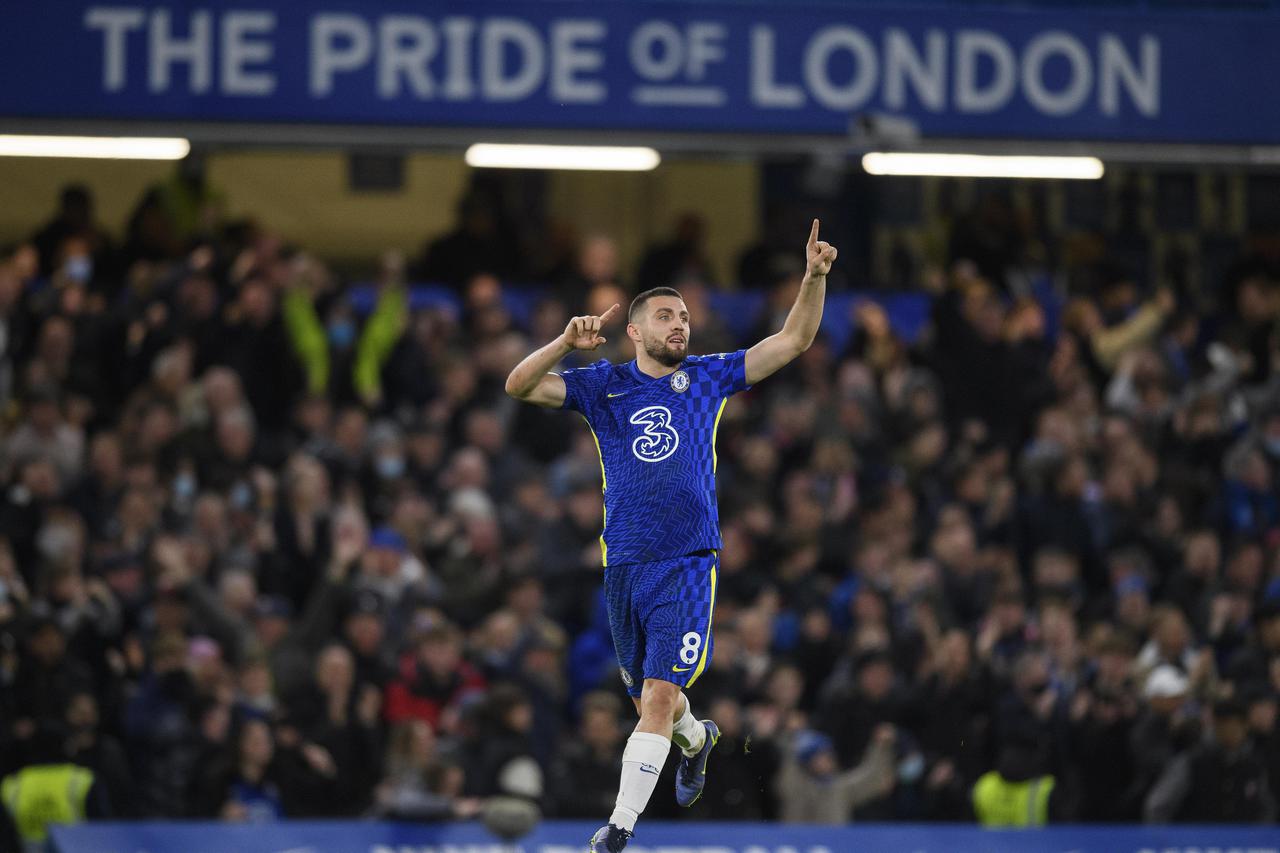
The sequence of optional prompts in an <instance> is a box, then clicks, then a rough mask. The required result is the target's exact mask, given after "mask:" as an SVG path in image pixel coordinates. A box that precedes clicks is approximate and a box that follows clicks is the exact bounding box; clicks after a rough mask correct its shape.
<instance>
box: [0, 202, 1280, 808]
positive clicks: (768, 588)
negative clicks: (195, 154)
mask: <svg viewBox="0 0 1280 853" xmlns="http://www.w3.org/2000/svg"><path fill="white" fill-rule="evenodd" d="M458 211H459V220H458V225H457V227H456V229H455V230H453V231H451V232H450V233H447V234H444V235H440V236H436V237H434V238H433V239H430V240H429V241H428V242H427V245H426V246H425V247H424V249H423V251H422V252H421V253H420V254H419V255H418V256H416V257H414V256H410V257H403V256H401V255H397V254H394V253H391V254H388V255H387V256H385V257H384V259H383V261H382V263H381V268H380V269H379V270H378V272H377V275H376V278H377V283H376V287H375V290H374V293H373V298H372V301H371V303H370V304H368V305H364V306H361V305H359V304H357V303H356V302H355V301H353V299H352V298H350V297H351V291H350V287H349V282H348V281H347V280H346V279H347V277H345V276H341V275H339V274H337V273H336V272H335V271H334V270H332V269H330V268H329V267H327V266H326V264H325V263H324V262H322V261H321V260H320V257H321V255H322V249H323V247H319V246H293V245H288V244H287V243H286V242H285V241H283V240H282V239H280V238H279V237H278V236H277V235H275V234H273V233H271V232H270V231H269V230H266V229H263V228H261V227H258V226H256V225H255V224H254V223H253V222H252V221H250V220H238V221H226V219H225V218H224V217H221V216H220V215H219V214H218V200H217V197H216V194H214V193H212V192H211V191H209V190H207V189H206V188H205V187H204V185H203V184H202V183H201V182H200V181H198V180H186V179H183V178H178V179H175V180H174V181H173V182H171V183H168V184H165V185H163V186H160V187H157V188H156V189H154V190H153V191H151V192H149V193H148V194H147V195H146V197H145V198H144V199H143V200H142V201H141V203H140V204H139V205H138V206H137V209H136V211H135V213H134V215H133V216H132V217H131V219H130V221H129V222H128V223H127V225H126V227H125V228H124V229H123V231H122V233H120V234H116V233H114V232H112V231H109V230H108V229H106V228H105V227H104V226H103V225H102V224H101V223H99V222H98V221H97V219H96V217H95V215H94V199H93V198H92V196H91V194H90V193H89V192H88V191H87V190H85V189H84V188H83V187H79V186H70V187H68V188H67V189H66V190H65V191H64V193H63V195H62V197H61V199H60V205H59V209H58V212H57V214H56V215H55V216H54V217H53V218H52V219H51V220H50V221H49V222H48V223H47V225H45V226H44V227H42V228H41V229H40V230H39V231H38V232H37V233H35V234H33V235H32V237H31V239H30V241H28V242H23V243H21V244H17V245H14V246H10V247H8V248H7V249H5V251H4V252H3V256H2V258H0V414H2V415H3V422H2V426H0V435H2V436H3V438H2V439H0V721H2V723H3V725H2V726H0V765H2V766H0V776H6V775H7V776H11V777H13V776H14V774H17V773H19V772H20V770H21V768H23V767H31V766H44V765H59V764H65V763H74V764H76V765H78V766H81V767H84V768H87V769H89V770H90V771H91V774H92V775H91V776H85V777H78V778H83V779H84V781H85V783H86V784H87V785H88V786H89V788H90V790H89V791H88V793H87V794H86V802H87V806H86V812H87V814H88V815H89V816H90V817H96V816H115V817H198V816H203V817H221V818H224V819H227V820H269V819H275V818H280V817H301V816H338V815H349V816H391V817H400V818H407V819H421V820H436V819H449V818H466V817H470V816H472V815H475V814H476V813H477V812H478V811H479V810H480V809H481V808H482V806H483V804H484V802H485V801H486V800H487V799H489V798H492V797H494V796H498V795H504V796H516V797H523V798H526V799H530V800H533V801H535V802H536V803H537V804H538V805H539V806H540V807H541V808H542V810H543V812H544V813H545V814H547V815H549V816H561V817H594V818H598V817H600V816H601V815H604V814H607V813H608V812H609V811H610V810H611V808H612V802H613V798H614V794H615V791H616V784H617V773H618V767H619V761H620V756H621V751H622V747H623V744H624V741H625V737H626V733H627V732H628V731H629V730H630V727H631V724H632V722H631V721H632V719H633V711H632V709H631V706H630V703H627V702H625V701H624V700H625V696H624V693H623V690H622V685H621V682H620V680H619V676H618V668H617V662H616V660H615V659H614V657H613V654H612V644H611V641H610V638H609V633H608V625H607V622H606V618H605V611H604V607H603V601H602V598H601V594H600V583H601V573H602V570H601V568H600V552H599V544H598V540H597V537H598V536H599V533H600V531H599V526H600V518H601V494H600V466H599V462H598V459H597V455H596V449H595V446H594V444H593V442H592V439H591V436H590V434H589V432H588V431H587V430H586V428H585V427H584V426H582V425H581V423H580V419H577V418H573V417H570V416H566V415H564V414H563V413H558V412H547V411H543V410H539V409H536V408H534V407H531V406H522V405H519V404H517V403H515V402H514V401H512V400H510V399H508V398H506V397H505V396H504V394H503V393H502V387H503V381H504V379H505V377H506V375H507V373H508V371H509V370H510V369H511V367H513V366H514V365H515V363H516V362H517V361H518V360H519V359H520V358H521V357H522V356H523V355H524V354H525V353H526V352H528V351H529V350H530V349H532V348H533V347H535V346H538V345H541V344H542V343H544V342H546V341H548V340H551V339H552V338H554V337H556V336H558V335H559V334H560V333H561V332H562V330H563V328H564V324H565V322H566V320H567V318H568V317H569V316H571V315H573V314H581V313H599V312H600V311H602V310H603V309H604V308H607V307H608V306H609V305H611V304H612V303H613V302H615V301H617V302H622V303H623V304H624V305H625V304H626V301H627V300H628V299H629V297H630V295H631V294H633V293H635V292H636V291H637V290H639V289H641V288H644V287H649V286H653V285H659V284H670V285H674V286H676V287H677V288H680V289H681V290H682V292H683V294H684V296H685V299H686V302H687V303H688V305H689V308H690V311H691V313H692V317H693V320H692V335H691V345H692V349H693V351H694V352H717V351H723V350H730V349H736V348H738V347H742V346H748V345H750V344H751V343H753V342H754V341H755V340H756V339H758V337H759V336H762V335H764V334H767V333H769V332H770V331H772V330H774V329H776V328H777V327H778V326H779V325H780V324H781V321H782V318H783V317H784V316H785V312H786V310H787V309H788V308H789V306H790V304H791V302H792V300H793V298H794V294H795V292H796V289H797V287H798V284H799V276H800V275H801V274H802V272H803V257H802V254H801V250H802V248H803V237H804V234H805V230H806V227H807V222H808V220H807V219H806V218H800V219H799V220H798V221H797V222H792V223H779V224H778V227H776V228H775V227H774V226H773V225H772V224H771V230H770V231H769V232H768V234H767V237H766V239H764V240H762V241H761V242H759V243H758V244H756V245H753V246H748V247H747V248H746V249H745V250H744V252H743V255H742V259H741V264H740V268H739V269H738V270H735V271H729V270H720V271H718V275H717V273H716V272H715V271H712V270H711V269H710V268H709V264H708V263H707V261H706V255H705V251H704V247H703V245H702V241H703V236H702V233H701V230H700V226H699V220H698V219H697V217H696V216H692V215H690V216H687V217H683V218H681V219H680V221H679V222H677V223H674V227H673V230H672V236H671V238H670V239H668V240H664V241H661V242H659V243H658V244H655V245H653V246H652V247H650V248H649V249H648V250H647V251H645V252H644V253H643V258H642V261H641V263H640V264H639V267H638V269H634V270H632V269H621V268H620V265H619V260H618V258H619V253H618V251H617V246H616V244H615V242H614V240H613V239H611V237H610V236H608V235H603V234H601V235H589V236H584V237H581V238H577V239H573V240H564V241H560V242H559V243H557V244H554V245H553V244H551V243H548V244H546V245H543V246H541V247H531V246H529V245H528V244H527V243H522V241H520V240H518V239H513V238H512V236H511V235H510V234H509V233H505V231H504V228H505V225H504V219H503V216H502V211H501V210H500V209H498V208H497V207H496V206H495V204H494V203H493V200H492V198H491V197H489V196H487V195H486V194H484V193H482V192H476V193H471V194H468V195H467V196H466V197H465V198H463V199H462V201H461V203H460V204H459V206H458ZM1027 222H1028V217H1026V216H1023V215H1021V211H1020V209H1019V208H1018V207H1017V205H1016V204H1015V203H1014V202H1013V201H1010V199H1009V198H1008V197H1006V196H1002V195H1000V194H998V193H994V194H992V195H990V196H984V197H983V200H982V201H981V203H980V204H978V205H975V206H974V207H973V208H972V209H967V210H957V211H955V212H954V214H952V215H951V217H950V220H949V224H948V225H947V228H948V231H947V239H946V241H945V248H944V250H943V251H942V252H941V253H940V254H939V257H938V258H937V259H936V262H935V263H931V264H928V265H925V266H923V267H921V268H919V269H914V270H910V269H908V270H907V272H906V273H904V275H905V274H909V275H910V277H911V280H910V281H909V282H902V284H905V285H909V286H910V287H911V288H913V289H914V290H916V291H918V292H922V293H925V294H927V296H928V299H929V304H930V307H929V317H928V324H927V326H926V328H925V330H924V332H923V334H921V335H919V336H916V337H914V338H913V339H910V340H908V339H907V338H906V337H904V336H903V335H902V334H900V333H899V331H898V330H897V329H896V328H895V324H894V322H893V320H892V318H891V317H890V316H889V314H888V313H887V312H886V310H885V309H884V308H883V307H882V306H881V304H880V303H879V302H877V301H876V300H874V299H866V300H858V301H855V302H854V303H853V307H852V309H851V311H852V315H851V316H850V317H849V318H848V320H849V322H850V323H851V324H852V325H853V329H854V331H853V334H852V336H851V337H850V338H849V339H848V340H847V341H846V342H844V343H843V344H842V345H840V346H836V345H834V344H833V343H832V342H831V341H830V340H828V339H826V338H824V337H820V338H819V340H818V342H817V343H815V345H814V346H813V347H812V348H811V349H810V350H809V351H808V352H806V353H805V354H804V355H803V356H802V357H801V358H800V360H799V361H798V362H797V363H796V364H794V365H792V366H791V367H790V368H788V369H787V370H786V371H784V372H783V373H781V374H779V375H778V376H776V377H774V378H773V379H771V380H770V381H768V382H765V383H762V384H761V385H760V386H759V387H757V388H754V389H752V390H751V391H749V392H747V393H745V394H743V395H740V396H739V397H737V398H735V399H734V400H733V401H731V403H730V404H729V406H728V408H727V410H726V412H725V415H724V420H723V423H722V425H721V428H720V431H719V448H718V449H719V489H720V505H721V513H720V516H721V524H722V528H723V536H724V550H723V553H722V556H721V560H722V576H721V583H720V586H719V601H718V603H717V607H716V611H715V625H714V631H715V638H716V650H715V655H714V660H713V661H712V663H711V665H710V667H709V669H708V671H707V672H706V673H705V674H704V676H703V677H702V678H701V680H700V682H699V684H698V685H697V687H696V688H695V689H694V691H693V693H692V697H693V702H694V708H695V711H696V712H698V713H699V714H701V715H705V716H709V717H711V718H714V719H715V720H716V721H717V722H718V723H719V725H720V728H721V730H722V731H723V732H724V738H723V739H722V741H721V744H720V746H719V748H718V749H717V751H716V754H715V756H714V758H713V759H712V767H711V769H710V772H709V776H708V783H707V789H706V794H705V795H704V797H703V798H702V800H701V801H700V803H699V804H698V805H697V806H696V807H695V808H694V809H692V810H691V811H690V812H687V813H686V814H688V815H689V816H692V817H694V818H701V819H708V818H710V819H715V818H725V819H729V818H732V819H735V820H757V819H778V820H797V821H818V822H828V823H843V822H847V821H849V820H859V821H863V820H866V821H883V820H917V821H934V820H936V821H944V820H952V821H972V820H975V819H978V820H982V821H984V822H989V823H990V822H999V818H998V815H994V813H993V811H992V810H993V809H994V810H996V811H998V803H999V801H1000V796H999V794H998V792H999V791H1002V790H1003V791H1010V790H1016V791H1022V792H1024V794H1025V795H1026V796H1027V797H1029V798H1030V802H1031V803H1032V807H1033V809H1034V810H1035V812H1038V813H1039V814H1040V819H1047V820H1067V821H1090V822H1099V821H1104V822H1105V821H1139V820H1148V821H1174V820H1188V821H1198V822H1218V821H1233V822H1236V821H1238V822H1250V821H1268V820H1273V819H1274V818H1275V815H1276V789H1277V787H1280V731H1277V728H1276V712H1277V696H1278V695H1280V492H1278V491H1277V488H1276V483H1275V478H1276V476H1277V474H1280V470H1278V468H1277V466H1280V377H1277V374H1276V368H1277V366H1280V287H1278V286H1277V282H1278V281H1280V244H1278V243H1277V242H1276V241H1275V240H1270V241H1268V240H1265V239H1261V238H1259V239H1241V240H1239V241H1238V242H1237V243H1235V244H1234V245H1233V247H1232V255H1231V259H1230V260H1231V262H1230V263H1228V264H1225V265H1224V266H1223V268H1222V270H1221V271H1220V274H1217V273H1215V274H1214V275H1213V276H1207V275H1206V276H1204V277H1203V279H1204V280H1199V279H1197V278H1195V277H1191V278H1186V277H1184V278H1183V279H1182V280H1177V281H1167V282H1166V281H1164V280H1163V278H1164V277H1163V276H1162V277H1161V278H1162V280H1161V281H1159V282H1155V281H1151V280H1150V279H1152V278H1155V276H1152V275H1149V274H1148V271H1147V270H1145V269H1142V268H1126V267H1125V266H1124V265H1123V264H1122V263H1113V262H1111V261H1112V255H1111V254H1110V253H1108V251H1107V248H1108V246H1111V245H1114V241H1116V240H1120V241H1122V240H1123V235H1116V234H1111V233H1107V232H1105V231H1102V232H1099V234H1098V235H1097V236H1096V243H1097V246H1098V251H1097V252H1096V255H1097V259H1096V262H1090V263H1088V264H1087V265H1083V266H1081V267H1080V268H1079V270H1080V274H1078V275H1071V276H1058V277H1056V278H1055V279H1054V281H1055V284H1054V290H1053V292H1054V294H1055V297H1056V301H1055V302H1054V304H1053V305H1052V306H1050V305H1048V304H1046V302H1045V301H1044V300H1043V299H1037V298H1034V297H1033V296H1031V295H1030V291H1029V290H1028V289H1027V288H1026V287H1024V286H1022V282H1024V281H1025V279H1026V276H1025V275H1024V271H1025V269H1026V268H1027V267H1028V265H1030V264H1033V263H1034V265H1036V266H1037V267H1038V268H1041V269H1043V268H1044V267H1045V266H1046V265H1047V266H1048V268H1049V271H1050V272H1051V273H1053V272H1056V271H1057V270H1056V269H1055V267H1054V265H1055V264H1058V263H1059V262H1060V258H1061V255H1060V253H1059V249H1061V248H1062V247H1059V246H1057V245H1055V244H1053V243H1052V242H1048V243H1046V241H1045V240H1044V238H1043V235H1040V234H1038V233H1037V232H1036V231H1035V229H1034V228H1030V227H1027ZM824 236H825V235H824ZM837 242H838V240H837ZM535 248H539V250H538V251H535ZM553 248H554V249H556V251H554V252H552V251H550V249H553ZM842 248H843V246H842ZM841 262H842V263H843V262H844V253H843V252H842V259H841ZM849 278H850V276H849V275H848V274H846V277H845V278H843V279H841V278H835V277H833V280H832V288H833V290H835V291H839V290H840V289H842V288H845V287H847V286H848V285H849ZM511 281H521V282H528V281H536V282H539V283H540V286H539V287H537V288H534V289H532V290H529V289H524V290H522V291H521V292H522V294H523V298H524V299H525V300H526V302H530V300H531V303H530V304H532V306H533V307H532V308H531V310H529V311H528V312H527V313H526V314H525V316H522V317H521V316H517V314H516V313H513V312H512V311H511V310H510V298H511V296H512V290H511V287H510V282H511ZM407 282H431V283H440V284H444V285H447V286H448V287H450V288H451V289H452V292H453V294H454V296H455V299H454V301H453V302H451V303H448V304H443V303H441V304H436V303H433V304H431V305H428V306H416V305H415V303H414V300H413V298H412V297H413V290H412V288H411V287H410V286H409V285H408V284H407ZM727 282H732V283H733V285H734V286H737V285H738V284H743V285H749V286H751V287H756V288H763V289H764V290H765V291H766V293H767V298H766V299H765V300H764V303H763V304H764V308H763V309H762V310H761V312H760V314H759V316H758V317H754V318H753V320H752V322H753V324H754V331H753V332H752V333H751V334H750V335H747V336H745V337H743V336H741V335H740V334H735V333H734V331H733V328H738V327H741V324H730V323H728V322H727V321H726V318H725V317H723V316H717V313H716V312H715V311H714V310H712V309H711V307H710V301H711V298H712V297H713V296H714V295H715V293H716V292H717V291H716V288H717V287H718V286H719V287H727V286H728V284H727ZM1165 285H1168V286H1165ZM739 319H740V318H739ZM608 337H609V338H610V339H611V340H610V343H609V344H608V345H607V351H605V352H603V353H602V354H603V356H604V357H608V358H611V359H613V360H624V359H627V358H629V357H631V356H630V353H628V352H627V351H626V348H625V347H624V346H623V344H625V343H626V338H625V336H623V335H621V334H613V335H609V336H608ZM600 355H601V354H592V355H591V359H592V360H594V359H595V358H598V357H600ZM673 765H674V762H669V763H668V766H667V768H666V770H665V773H666V774H667V775H670V774H671V773H672V772H673ZM664 784H665V783H664ZM1027 786H1032V787H1033V788H1034V791H1033V792H1031V793H1029V794H1028V793H1026V792H1027V791H1028V790H1029V789H1028V787H1027ZM992 791H995V792H997V793H992ZM5 796H6V797H8V793H7V789H6V794H5ZM1023 802H1025V801H1023ZM676 811H677V809H676V808H675V806H674V804H673V803H672V802H671V801H670V798H663V797H655V799H654V802H653V803H652V804H651V806H650V810H649V812H648V813H647V815H648V814H652V815H654V816H658V817H671V818H674V817H678V816H679V815H677V814H676Z"/></svg>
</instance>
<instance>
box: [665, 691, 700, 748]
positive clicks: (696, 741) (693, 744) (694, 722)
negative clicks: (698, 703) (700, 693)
mask: <svg viewBox="0 0 1280 853" xmlns="http://www.w3.org/2000/svg"><path fill="white" fill-rule="evenodd" d="M683 698H684V713H683V714H681V715H680V719H678V720H676V721H675V724H674V726H672V731H671V742H672V743H674V744H675V745H676V746H678V747H680V751H681V752H683V753H684V754H685V755H687V756H694V755H697V754H698V752H699V751H701V749H702V746H703V744H705V743H706V742H707V727H706V726H704V725H703V724H702V721H701V720H699V719H698V718H697V717H695V716H694V715H693V707H692V706H691V705H690V704H689V697H688V696H685V697H683Z"/></svg>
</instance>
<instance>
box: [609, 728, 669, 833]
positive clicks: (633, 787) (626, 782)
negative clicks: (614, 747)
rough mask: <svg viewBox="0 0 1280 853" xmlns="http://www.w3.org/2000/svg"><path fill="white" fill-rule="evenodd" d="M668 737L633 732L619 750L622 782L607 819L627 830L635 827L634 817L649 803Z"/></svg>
mask: <svg viewBox="0 0 1280 853" xmlns="http://www.w3.org/2000/svg"><path fill="white" fill-rule="evenodd" d="M670 751H671V741H669V740H667V739H666V738H664V737H663V736H662V735H655V734H650V733H648V732H633V733H632V735H631V737H629V738H627V746H626V749H624V750H622V782H621V783H620V784H619V785H618V801H617V803H616V804H615V805H614V808H613V814H612V815H610V817H609V823H611V824H613V825H614V826H618V827H621V828H623V829H625V830H627V831H634V830H635V828H636V818H638V817H640V813H641V812H643V811H644V807H645V806H647V805H648V804H649V797H650V796H652V795H653V789H654V786H656V785H657V784H658V774H659V773H661V772H662V765H664V764H666V763H667V753H669V752H670Z"/></svg>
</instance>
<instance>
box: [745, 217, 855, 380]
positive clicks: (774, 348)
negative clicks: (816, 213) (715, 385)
mask: <svg viewBox="0 0 1280 853" xmlns="http://www.w3.org/2000/svg"><path fill="white" fill-rule="evenodd" d="M805 259H806V266H805V273H804V281H803V282H801V283H800V295H799V296H797V297H796V302H795V304H794V305H792V306H791V312H790V313H789V314H787V321H786V322H785V323H783V324H782V329H781V331H779V332H776V333H775V334H772V335H770V336H769V337H767V338H765V339H764V340H762V341H760V343H758V344H756V345H755V346H753V347H752V348H751V349H749V350H747V355H746V371H747V384H748V385H754V384H755V383H757V382H759V381H760V380H761V379H764V378H765V377H766V376H770V375H772V374H774V373H777V372H778V371H779V370H781V369H782V368H783V367H784V366H786V365H787V364H788V363H790V362H791V361H793V360H794V359H795V358H796V356H798V355H800V353H802V352H804V351H805V350H807V349H808V348H809V345H810V344H812V343H813V339H814V337H815V336H816V335H817V334H818V326H819V325H820V324H821V323H822V303H823V300H825V299H826V296H827V273H828V272H830V271H831V264H832V263H834V262H835V259H836V247H835V246H832V245H831V244H830V243H825V242H823V241H821V240H819V239H818V220H816V219H815V220H813V228H812V229H810V231H809V243H808V245H806V246H805Z"/></svg>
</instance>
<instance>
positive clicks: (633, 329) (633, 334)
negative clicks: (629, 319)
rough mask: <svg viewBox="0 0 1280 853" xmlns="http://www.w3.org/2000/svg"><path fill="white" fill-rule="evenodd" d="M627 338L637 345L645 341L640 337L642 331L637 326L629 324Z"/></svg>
mask: <svg viewBox="0 0 1280 853" xmlns="http://www.w3.org/2000/svg"><path fill="white" fill-rule="evenodd" d="M627 337H628V338H631V340H633V341H635V342H636V343H640V341H641V340H643V339H642V338H641V337H640V329H639V328H638V327H637V326H636V324H635V323H628V324H627Z"/></svg>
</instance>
